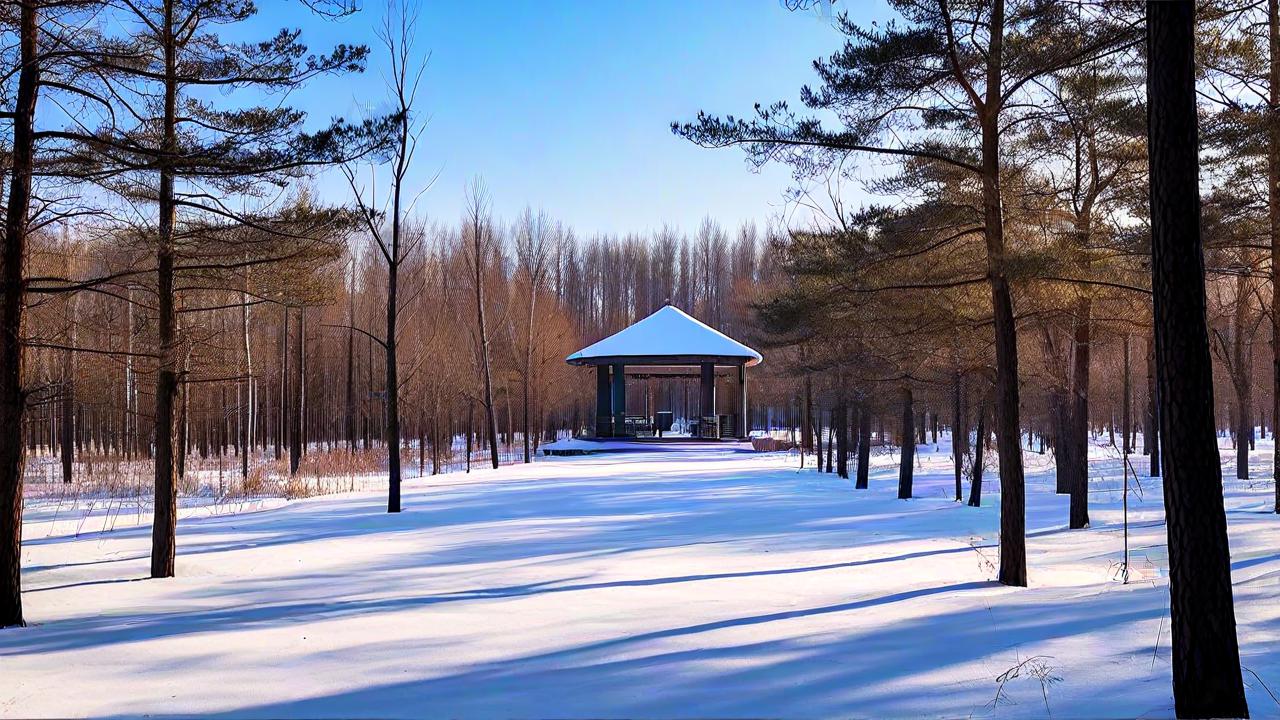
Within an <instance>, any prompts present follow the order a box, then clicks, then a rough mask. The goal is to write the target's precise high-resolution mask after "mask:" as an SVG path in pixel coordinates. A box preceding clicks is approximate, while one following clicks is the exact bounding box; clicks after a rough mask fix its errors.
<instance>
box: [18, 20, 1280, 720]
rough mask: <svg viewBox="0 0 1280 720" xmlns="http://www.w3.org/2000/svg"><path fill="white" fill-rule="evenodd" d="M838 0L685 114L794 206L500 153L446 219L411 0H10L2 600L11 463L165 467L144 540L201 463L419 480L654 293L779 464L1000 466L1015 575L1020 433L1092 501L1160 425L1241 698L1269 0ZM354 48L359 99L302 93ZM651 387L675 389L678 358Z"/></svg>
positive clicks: (1007, 577)
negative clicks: (722, 337)
mask: <svg viewBox="0 0 1280 720" xmlns="http://www.w3.org/2000/svg"><path fill="white" fill-rule="evenodd" d="M782 5H783V6H784V10H785V11H787V12H791V13H813V12H818V11H822V10H824V9H827V10H829V9H830V8H831V7H832V4H831V3H825V2H813V1H811V0H786V2H784V3H782ZM844 5H845V3H837V4H835V5H834V7H835V14H834V15H832V16H831V22H832V23H834V25H835V26H836V29H837V30H838V32H839V38H840V42H839V44H838V45H837V46H834V47H832V48H815V49H814V51H813V53H812V54H813V55H814V57H815V58H816V59H815V60H814V62H813V68H812V77H813V80H812V84H811V85H807V86H805V87H803V88H797V89H796V90H797V91H798V102H791V103H788V102H786V101H777V102H774V100H773V99H772V98H767V97H766V98H760V97H742V98H741V104H740V105H738V106H737V107H707V108H704V109H701V110H700V109H699V108H697V107H691V108H689V112H688V114H687V116H685V117H680V118H671V125H670V128H669V134H667V135H666V139H668V140H669V141H671V142H679V143H685V144H690V143H691V144H693V145H695V146H699V147H701V148H705V150H702V152H707V153H712V152H719V153H729V152H735V151H736V152H738V153H739V154H742V155H745V159H746V167H744V168H743V172H744V173H746V172H750V171H751V169H753V168H762V167H765V166H775V165H777V166H783V167H785V168H787V170H788V171H789V172H790V173H791V175H792V178H793V183H792V186H791V187H790V188H789V189H787V190H786V199H787V204H788V207H789V208H791V209H793V210H796V211H797V212H793V213H789V214H788V215H787V216H786V217H785V218H779V217H773V218H766V217H765V215H764V213H762V214H761V221H760V222H758V223H751V222H746V223H742V224H736V223H730V224H724V223H722V222H721V221H719V220H718V219H717V218H715V217H711V216H708V217H706V219H705V220H703V221H702V223H701V224H700V225H698V226H697V227H676V226H670V225H668V226H663V227H661V229H659V230H648V231H637V232H632V233H625V234H608V233H600V232H596V231H594V230H593V229H591V228H583V227H575V225H574V222H573V218H570V217H552V216H551V215H549V214H548V213H547V212H546V211H544V210H540V209H538V199H537V198H527V199H526V198H521V199H519V200H520V202H522V203H524V202H527V203H528V204H527V205H525V209H524V210H523V211H522V212H520V213H519V214H518V215H517V216H515V217H501V216H499V215H498V214H497V213H495V211H494V209H493V206H494V202H493V201H494V197H493V195H494V193H495V192H496V190H495V189H493V188H491V187H490V186H489V185H488V184H487V183H486V181H485V179H484V172H483V168H476V169H475V172H474V175H473V176H474V179H473V180H472V181H471V182H470V183H469V184H468V186H467V188H466V193H465V198H466V201H465V203H464V204H463V205H462V206H461V207H458V208H456V214H455V215H454V216H453V217H447V216H446V217H441V216H438V215H437V216H427V215H426V214H425V213H423V212H420V211H419V210H418V209H417V201H418V198H419V197H420V196H421V195H422V194H423V193H425V192H431V188H430V187H429V184H428V186H427V187H420V186H418V185H415V184H414V183H412V182H410V181H409V180H408V178H409V177H410V170H411V169H414V168H416V167H418V166H419V164H420V163H421V162H422V159H421V154H422V152H423V151H422V150H421V148H425V147H426V146H429V145H430V144H431V142H432V140H431V128H430V125H429V123H428V122H427V115H428V111H429V104H430V103H429V102H428V100H427V98H428V97H429V95H430V93H429V92H428V89H427V88H425V87H424V86H423V77H424V71H425V68H426V67H427V62H428V60H427V57H428V53H427V52H426V51H427V50H428V48H423V47H419V46H416V45H415V41H414V25H415V23H416V22H418V13H419V10H418V8H417V5H416V4H415V3H412V2H392V3H391V4H390V6H389V9H388V12H387V14H386V18H385V21H384V22H383V24H382V25H381V27H380V28H379V30H378V38H379V40H380V44H375V45H373V46H370V47H365V46H355V45H351V46H349V45H336V46H334V47H330V48H319V49H315V48H310V47H308V46H307V45H306V44H304V41H305V38H304V37H303V34H302V32H301V31H298V30H289V29H286V30H281V31H280V32H278V33H277V34H275V35H264V36H261V37H256V38H253V39H251V40H245V39H244V37H243V35H244V33H243V27H244V26H245V25H246V23H247V22H248V21H249V20H250V19H251V18H253V16H254V15H255V13H256V8H255V7H254V6H253V5H252V4H250V3H244V2H239V1H238V0H136V1H135V0H129V1H124V2H118V1H115V0H12V1H11V2H4V3H3V4H0V36H2V37H3V40H2V41H0V56H3V58H4V60H5V62H4V63H2V64H0V67H3V76H2V78H3V79H2V81H0V126H3V128H4V133H3V135H2V136H0V180H2V181H3V182H2V189H0V198H2V199H3V207H4V208H5V209H4V213H5V215H4V217H5V225H4V243H3V255H2V258H0V285H2V286H3V297H2V298H0V301H2V312H0V371H2V373H0V500H2V501H3V503H2V506H0V544H3V547H0V626H19V625H22V624H24V622H25V621H27V620H28V618H25V617H24V613H23V600H24V595H23V593H22V589H21V584H22V577H23V575H22V568H21V565H22V542H23V538H22V526H23V520H22V513H23V507H24V504H25V503H31V502H34V501H40V500H48V499H50V498H55V499H57V498H61V499H67V498H85V497H108V496H111V497H115V496H139V497H145V498H147V500H148V502H149V503H151V504H152V507H153V508H154V521H153V523H152V525H153V527H152V530H151V540H150V543H151V545H150V553H149V562H150V575H151V577H153V578H161V577H169V576H173V575H175V557H176V556H177V555H178V554H179V552H180V549H179V547H178V544H177V540H176V537H177V535H178V530H177V526H178V515H179V513H178V508H179V504H180V503H179V501H180V499H181V498H186V497H214V498H248V497H260V496H280V497H286V498H304V497H311V496H318V495H326V494H334V493H341V492H344V491H348V490H351V489H355V488H362V489H366V490H367V489H374V490H377V491H378V492H380V493H382V494H383V495H385V497H386V501H387V503H386V509H387V510H388V511H389V512H400V511H401V509H402V503H403V501H402V495H401V492H402V490H401V486H402V482H403V483H406V486H407V481H409V480H411V479H415V478H423V477H429V476H434V475H443V474H450V473H464V472H471V471H472V470H473V469H480V468H493V469H498V468H500V467H504V466H510V465H519V464H524V463H531V462H534V461H537V460H539V454H540V448H541V446H542V445H543V444H545V443H549V442H553V441H556V440H557V439H560V438H569V437H578V436H582V435H589V434H591V428H592V427H593V423H594V412H595V410H594V407H595V406H594V396H593V395H592V393H593V391H594V379H593V376H592V374H591V373H589V372H588V369H583V368H576V367H571V366H569V365H567V364H566V363H565V357H566V356H568V355H569V354H570V353H572V352H574V351H575V350H577V349H579V348H582V347H584V346H586V345H588V344H590V343H593V342H595V341H597V340H599V339H601V338H604V337H606V336H608V335H611V334H612V333H614V332H617V331H619V330H621V329H623V328H624V327H627V326H628V325H630V324H632V323H634V322H635V321H637V320H640V319H642V318H644V317H646V316H647V315H649V314H650V313H652V312H654V311H656V310H658V309H659V308H661V307H663V306H664V305H667V304H671V305H675V306H676V307H678V308H680V309H682V310H684V311H686V312H688V313H689V314H691V315H693V316H695V317H696V318H698V319H699V320H701V321H703V322H705V323H707V324H708V325H710V326H712V327H714V328H716V329H718V330H720V331H722V332H724V333H725V334H727V335H729V336H731V337H734V338H739V339H742V340H743V341H744V342H749V343H751V344H752V345H753V346H754V347H756V348H758V349H759V350H760V351H761V352H762V353H763V354H764V355H765V357H766V358H767V360H766V362H764V363H763V364H762V365H761V366H760V367H758V368H753V369H752V370H751V373H752V376H751V377H752V380H751V382H752V388H753V389H752V394H751V402H750V413H749V428H750V430H751V431H752V433H753V434H754V435H757V436H760V437H766V436H768V437H772V438H774V440H775V441H776V445H775V446H776V447H779V448H788V447H791V448H796V449H797V450H792V453H797V452H798V461H799V463H800V464H801V465H802V466H804V465H806V464H816V467H817V472H818V473H821V474H830V475H832V476H835V477H839V478H845V479H850V480H851V481H852V482H853V483H854V488H855V489H859V488H866V487H867V483H868V476H869V474H870V473H871V469H870V468H871V465H872V457H873V456H874V455H875V454H876V453H880V454H882V455H883V454H885V453H890V454H892V456H893V457H894V458H895V459H894V461H893V462H894V464H895V466H896V472H895V477H896V481H897V487H896V491H897V497H898V498H902V499H910V498H913V497H919V494H918V492H916V491H915V490H914V489H913V471H914V469H916V468H918V467H920V465H919V460H918V458H916V457H915V456H914V453H916V452H918V450H917V446H918V445H927V444H930V443H933V444H937V443H938V438H939V434H940V433H941V434H943V435H944V436H946V437H949V438H951V448H952V450H951V459H950V465H951V468H952V470H951V472H952V473H953V475H954V493H953V495H954V497H953V498H950V499H952V500H954V502H955V503H958V504H961V505H965V506H972V507H982V506H984V505H990V504H992V503H993V502H994V503H996V504H997V507H998V509H999V549H998V559H997V560H996V561H995V562H996V565H997V570H998V580H999V582H1000V583H1001V584H1003V585H1006V586H1012V587H1021V586H1027V585H1028V573H1029V570H1030V572H1032V573H1034V571H1035V567H1034V562H1035V560H1034V558H1032V559H1030V560H1029V558H1028V552H1027V549H1026V546H1027V537H1028V534H1029V529H1028V527H1027V521H1026V510H1025V503H1026V499H1025V494H1026V492H1027V491H1026V490H1025V489H1024V487H1025V484H1024V480H1023V478H1024V464H1025V462H1026V458H1029V457H1032V456H1043V457H1045V458H1046V461H1047V462H1051V463H1052V467H1053V471H1054V477H1055V482H1056V487H1055V488H1054V489H1055V490H1056V493H1058V494H1061V495H1064V496H1065V497H1067V498H1068V499H1069V507H1068V508H1067V511H1066V512H1065V513H1064V514H1063V516H1062V517H1061V518H1060V519H1059V522H1060V523H1061V524H1062V525H1064V526H1066V527H1067V528H1068V529H1070V530H1072V531H1079V532H1081V533H1087V532H1090V530H1089V528H1090V527H1091V518H1090V501H1091V494H1090V493H1091V490H1090V482H1091V467H1090V452H1091V450H1090V449H1091V448H1097V447H1100V446H1106V447H1110V448H1113V449H1114V451H1115V452H1116V453H1118V455H1119V456H1120V457H1121V458H1123V459H1124V462H1125V463H1126V469H1125V470H1124V471H1123V472H1124V473H1129V474H1133V475H1134V476H1135V477H1136V475H1137V472H1138V471H1137V470H1136V467H1137V466H1136V465H1131V464H1128V462H1129V461H1128V459H1129V458H1130V457H1133V458H1139V457H1143V456H1146V457H1148V458H1149V462H1147V463H1144V464H1142V466H1141V467H1142V479H1143V480H1145V479H1146V478H1147V477H1157V478H1162V484H1161V487H1162V488H1163V493H1164V503H1165V512H1166V514H1167V518H1168V520H1167V522H1168V547H1169V564H1170V570H1169V573H1170V578H1169V587H1170V594H1171V596H1172V608H1171V613H1170V619H1169V621H1168V627H1169V632H1171V633H1172V636H1173V643H1174V652H1175V659H1174V662H1173V685H1174V697H1175V699H1176V702H1177V714H1178V716H1179V717H1208V716H1223V717H1226V716H1230V717H1247V715H1248V709H1247V708H1246V707H1245V706H1244V694H1243V693H1244V691H1243V688H1242V681H1241V675H1240V673H1239V672H1237V671H1236V668H1238V667H1239V665H1240V661H1239V657H1238V654H1237V647H1236V631H1235V620H1234V616H1233V614H1232V612H1233V611H1232V595H1231V584H1230V580H1231V574H1230V569H1229V565H1230V556H1229V549H1228V547H1227V526H1226V516H1225V515H1224V513H1223V511H1222V505H1223V490H1222V482H1221V476H1220V474H1221V472H1222V467H1224V466H1223V465H1222V464H1220V461H1219V455H1218V453H1219V445H1220V444H1223V445H1224V446H1225V447H1230V448H1233V449H1234V450H1233V451H1229V452H1234V462H1233V463H1232V464H1231V468H1232V471H1233V472H1234V473H1235V477H1236V479H1238V480H1261V481H1263V482H1264V483H1268V484H1269V485H1270V486H1271V487H1272V498H1271V501H1270V508H1269V509H1270V511H1271V512H1272V513H1280V485H1276V483H1275V482H1274V479H1273V478H1274V477H1275V476H1276V474H1277V470H1278V469H1280V465H1277V463H1280V456H1276V455H1275V454H1274V453H1273V454H1272V456H1271V457H1270V458H1268V460H1269V466H1268V467H1264V468H1260V467H1259V465H1258V464H1257V463H1254V464H1253V465H1252V467H1251V465H1250V462H1249V457H1250V456H1249V453H1250V451H1256V450H1257V448H1258V446H1259V442H1260V441H1266V440H1268V439H1272V440H1274V434H1275V432H1276V426H1277V424H1280V313H1277V312H1276V309H1275V302H1276V297H1277V291H1278V290H1277V289H1278V288H1280V7H1278V5H1280V3H1278V2H1277V0H1266V1H1265V2H1239V1H1235V0H1202V1H1201V2H1196V3H1191V2H1169V3H1159V2H1154V3H1146V4H1143V3H1136V2H1111V1H1110V0H1085V1H1082V2H1071V3H1066V2H1062V3H1046V2H1038V1H1034V0H893V2H891V3H889V5H890V6H891V7H892V9H893V11H894V14H895V17H896V19H895V21H894V22H892V23H867V22H864V21H862V20H860V19H859V18H858V17H857V13H856V12H854V10H855V8H854V7H853V6H852V5H849V6H848V7H842V6H844ZM299 6H300V7H301V8H302V10H304V11H305V12H307V13H308V14H309V15H311V16H313V19H314V20H315V21H318V22H340V21H342V20H343V19H346V18H350V17H352V16H356V17H357V18H358V14H357V13H358V10H357V8H356V7H355V6H354V5H351V4H349V3H346V2H344V1H340V0H304V2H302V3H299ZM824 53H827V54H824ZM375 61H376V63H377V64H378V65H379V66H380V67H386V68H390V70H389V71H388V72H387V73H386V78H385V80H386V82H385V87H382V88H380V91H381V92H383V93H384V94H385V98H382V101H383V102H382V105H380V107H382V108H383V110H384V112H383V113H382V114H377V115H371V116H368V117H363V118H345V119H344V118H332V119H329V120H323V119H320V118H316V117H312V116H310V115H309V114H308V112H307V110H306V108H303V107H295V106H292V105H291V104H290V94H291V93H292V92H294V91H298V90H300V89H302V88H304V87H307V86H308V85H309V84H314V83H317V82H320V81H322V79H323V78H333V77H348V76H349V77H355V76H358V75H360V74H361V73H362V72H364V71H365V70H366V66H368V65H369V64H370V63H371V62H375ZM731 68H732V61H729V66H728V69H731ZM434 101H435V100H434V99H433V100H432V102H434ZM752 103H755V104H754V109H752V107H753V106H752ZM743 109H746V111H747V112H746V113H745V114H729V113H735V112H738V113H741V111H742V110H743ZM322 173H323V174H325V175H326V176H327V177H329V178H338V179H339V180H340V181H341V186H342V188H343V190H344V192H342V193H340V194H337V195H335V194H333V193H331V192H330V193H327V194H322V193H320V192H318V191H317V189H316V184H315V181H314V179H315V178H316V177H317V176H319V175H320V174H322ZM631 392H632V393H635V394H636V399H635V400H634V401H633V403H634V404H635V405H636V406H639V405H643V403H644V401H643V399H642V398H641V395H640V394H641V393H643V392H644V389H643V388H641V387H635V388H633V389H632V390H631ZM661 392H662V393H663V396H662V401H661V404H662V406H664V407H668V408H671V409H673V410H674V412H675V415H676V416H677V418H689V417H692V416H693V415H694V414H695V408H696V404H697V390H696V386H694V385H693V384H682V383H679V382H669V383H666V384H664V385H663V386H662V388H661ZM806 456H807V457H806ZM1048 458H1051V460H1048ZM1251 472H1252V473H1254V474H1255V476H1259V475H1260V477H1254V478H1251V477H1250V473H1251ZM1125 477H1126V482H1127V478H1128V474H1126V475H1125ZM1214 478H1217V480H1216V481H1214ZM949 482H950V481H949ZM984 482H985V483H986V486H985V487H984ZM1126 487H1127V486H1126ZM1126 492H1127V490H1126ZM951 494H952V493H950V489H949V488H948V495H951ZM1046 705H1047V698H1046Z"/></svg>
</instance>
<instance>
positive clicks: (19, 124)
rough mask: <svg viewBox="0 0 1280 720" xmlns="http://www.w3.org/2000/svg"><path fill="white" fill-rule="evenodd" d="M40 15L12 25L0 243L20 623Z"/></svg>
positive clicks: (8, 586)
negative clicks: (9, 129)
mask: <svg viewBox="0 0 1280 720" xmlns="http://www.w3.org/2000/svg"><path fill="white" fill-rule="evenodd" d="M39 31H40V19H39V17H38V13H37V11H36V4H35V3H33V2H25V3H22V6H21V13H20V18H19V26H18V34H19V37H18V42H19V44H20V45H21V50H20V52H21V59H22V69H21V71H19V72H18V89H17V96H16V101H15V103H14V112H13V118H12V120H11V122H12V125H13V145H12V147H11V148H10V155H9V163H8V164H9V198H8V204H7V205H6V208H5V221H4V248H3V249H0V293H2V294H3V298H2V299H0V302H3V307H0V427H3V428H4V432H0V627H14V626H20V625H23V624H24V620H23V617H22V578H21V570H20V568H21V565H22V480H23V477H22V476H23V469H24V468H23V465H24V462H25V460H26V456H25V452H24V449H23V445H22V423H23V415H24V414H25V413H26V406H27V399H26V394H25V393H24V392H23V389H22V361H23V357H22V355H23V353H22V329H23V310H24V308H25V305H26V299H25V285H24V283H23V277H22V265H23V260H24V259H25V257H26V245H27V232H28V221H29V220H30V206H31V175H32V170H33V168H34V166H35V163H34V160H35V138H34V124H35V114H36V97H37V93H38V92H39V80H40V67H39V65H38V60H39V46H38V42H39Z"/></svg>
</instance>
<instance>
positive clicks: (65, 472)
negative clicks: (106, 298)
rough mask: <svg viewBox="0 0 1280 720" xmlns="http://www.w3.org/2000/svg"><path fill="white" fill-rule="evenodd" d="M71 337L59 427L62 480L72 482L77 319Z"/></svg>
mask: <svg viewBox="0 0 1280 720" xmlns="http://www.w3.org/2000/svg"><path fill="white" fill-rule="evenodd" d="M71 328H72V330H71V337H70V340H69V342H68V349H67V350H65V351H63V355H62V357H63V368H64V369H63V373H64V374H65V378H64V379H63V382H62V398H61V399H62V425H61V427H60V428H59V429H60V430H61V431H62V432H61V438H60V440H59V441H58V445H59V450H61V451H62V458H61V459H62V482H63V483H70V482H71V470H72V466H73V465H74V463H75V432H76V381H75V377H76V355H75V351H74V350H71V349H70V348H71V347H74V346H75V344H76V337H75V320H72V321H71Z"/></svg>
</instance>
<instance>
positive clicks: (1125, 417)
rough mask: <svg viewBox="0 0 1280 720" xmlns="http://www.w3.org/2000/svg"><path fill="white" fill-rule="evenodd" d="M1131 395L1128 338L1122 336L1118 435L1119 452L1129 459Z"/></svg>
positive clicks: (1131, 420)
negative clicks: (1121, 376) (1121, 445)
mask: <svg viewBox="0 0 1280 720" xmlns="http://www.w3.org/2000/svg"><path fill="white" fill-rule="evenodd" d="M1132 393H1133V377H1132V373H1131V372H1130V369H1129V336H1128V335H1125V336H1124V398H1123V399H1122V400H1121V401H1120V403H1121V404H1120V407H1121V410H1120V435H1121V439H1120V441H1121V443H1122V444H1123V445H1124V447H1123V448H1122V450H1121V452H1122V453H1123V454H1124V457H1126V458H1127V457H1129V453H1131V452H1133V444H1132V442H1131V441H1130V432H1131V431H1132V428H1133V409H1132V408H1131V407H1130V402H1129V398H1130V396H1131V395H1132Z"/></svg>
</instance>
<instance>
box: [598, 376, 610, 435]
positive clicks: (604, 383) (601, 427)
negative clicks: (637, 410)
mask: <svg viewBox="0 0 1280 720" xmlns="http://www.w3.org/2000/svg"><path fill="white" fill-rule="evenodd" d="M609 392H610V389H609V366H608V365H597V366H596V437H609V435H610V434H612V431H613V403H611V402H610V397H609Z"/></svg>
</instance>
